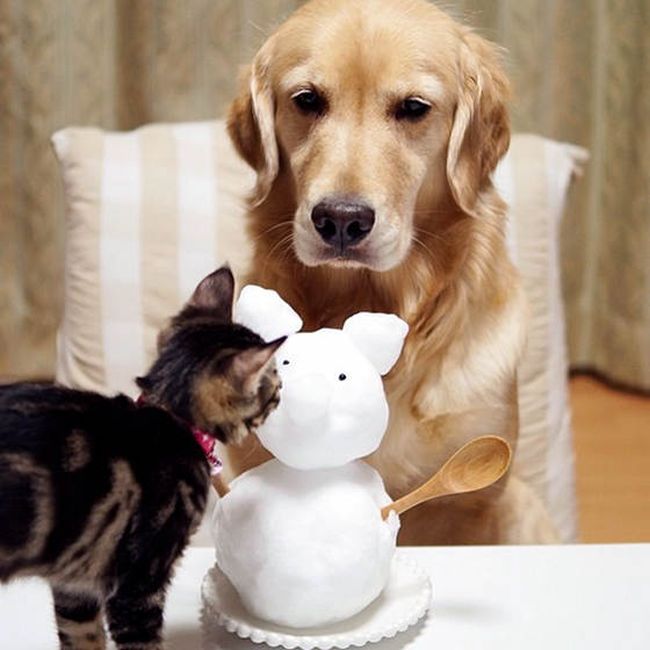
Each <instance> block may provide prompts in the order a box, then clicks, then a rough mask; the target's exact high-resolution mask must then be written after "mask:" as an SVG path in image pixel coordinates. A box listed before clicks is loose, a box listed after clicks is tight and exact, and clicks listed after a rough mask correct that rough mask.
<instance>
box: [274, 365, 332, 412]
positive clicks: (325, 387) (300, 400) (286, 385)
mask: <svg viewBox="0 0 650 650" xmlns="http://www.w3.org/2000/svg"><path fill="white" fill-rule="evenodd" d="M331 394H332V385H331V382H330V381H329V379H328V378H327V377H326V376H325V375H323V374H322V373H304V374H301V375H299V376H292V377H290V378H289V377H283V379H282V389H281V391H280V406H279V408H280V409H283V410H285V411H286V413H287V414H288V415H289V417H290V419H291V420H292V421H294V422H313V421H314V420H319V419H322V418H323V417H326V416H327V414H328V412H329V410H330V400H331Z"/></svg>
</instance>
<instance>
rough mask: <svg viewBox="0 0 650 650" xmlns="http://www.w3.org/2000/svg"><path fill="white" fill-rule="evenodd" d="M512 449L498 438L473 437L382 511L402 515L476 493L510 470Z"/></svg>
mask: <svg viewBox="0 0 650 650" xmlns="http://www.w3.org/2000/svg"><path fill="white" fill-rule="evenodd" d="M511 457H512V449H511V448H510V445H509V444H508V443H507V442H506V441H505V440H504V439H503V438H500V437H498V436H481V437H480V438H474V440H470V441H469V442H468V443H466V444H465V445H463V446H462V447H461V448H460V449H459V450H458V451H456V452H455V453H454V454H453V456H451V458H449V460H447V461H446V462H445V464H444V465H443V466H442V467H441V468H440V469H439V470H438V471H437V472H436V473H435V474H434V475H433V476H432V477H431V478H430V479H429V480H428V481H427V482H426V483H424V484H423V485H421V486H420V487H419V488H417V489H416V490H413V492H409V494H407V495H405V496H403V497H402V498H401V499H398V500H397V501H393V503H390V504H389V505H387V506H385V507H384V508H382V509H381V514H382V517H383V518H384V519H386V517H388V515H389V513H390V512H391V510H392V511H394V512H396V513H397V514H402V513H403V512H406V510H409V509H410V508H413V507H415V506H417V505H419V504H420V503H424V502H425V501H429V500H431V499H436V498H438V497H442V496H449V495H451V494H463V493H465V492H475V491H476V490H482V489H484V488H486V487H489V486H490V485H492V484H493V483H495V482H496V481H498V480H499V479H500V478H501V477H502V476H503V475H504V474H505V473H506V472H507V471H508V467H510V460H511Z"/></svg>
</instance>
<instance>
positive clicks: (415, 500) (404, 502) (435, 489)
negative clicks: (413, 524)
mask: <svg viewBox="0 0 650 650" xmlns="http://www.w3.org/2000/svg"><path fill="white" fill-rule="evenodd" d="M439 475H440V472H439V471H438V472H437V473H436V474H434V475H433V476H432V477H431V478H430V479H429V480H428V481H427V482H426V483H423V484H422V485H421V486H420V487H419V488H416V489H415V490H413V491H412V492H409V493H408V494H405V495H404V496H403V497H402V498H401V499H397V501H393V502H392V503H389V504H388V505H387V506H384V507H383V508H382V509H381V517H382V519H386V518H387V517H388V515H389V514H390V512H391V510H394V511H395V512H396V513H397V514H398V515H401V514H402V513H403V512H406V511H407V510H410V509H411V508H415V506H418V505H420V504H421V503H424V502H425V501H429V499H435V498H437V497H442V496H445V495H446V494H450V492H449V490H447V489H445V487H444V485H443V484H442V483H441V482H440V480H439Z"/></svg>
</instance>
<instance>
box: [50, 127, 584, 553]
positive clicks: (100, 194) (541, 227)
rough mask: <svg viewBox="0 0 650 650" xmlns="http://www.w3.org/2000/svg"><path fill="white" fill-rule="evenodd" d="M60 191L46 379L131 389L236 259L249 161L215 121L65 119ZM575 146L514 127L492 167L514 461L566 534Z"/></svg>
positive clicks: (241, 247) (57, 142)
mask: <svg viewBox="0 0 650 650" xmlns="http://www.w3.org/2000/svg"><path fill="white" fill-rule="evenodd" d="M53 142H54V146H55V150H56V153H57V156H58V158H59V160H60V162H61V167H62V173H63V178H64V184H65V193H66V200H67V221H66V225H67V240H66V241H67V244H66V246H67V247H66V286H65V309H64V317H63V322H62V324H61V328H60V331H59V337H58V363H57V379H58V380H59V381H60V382H62V383H64V384H67V385H70V386H76V387H79V388H85V389H91V390H98V391H100V392H108V393H112V392H115V391H122V392H124V393H126V394H129V395H135V394H136V388H135V385H134V384H133V377H135V376H136V375H137V374H139V373H141V372H142V371H144V370H145V369H146V366H147V364H148V363H149V361H150V360H151V358H152V356H153V354H154V347H155V340H156V334H157V331H158V330H159V328H160V327H161V325H162V324H163V323H164V321H165V319H166V318H167V317H169V316H170V315H171V314H173V313H174V312H175V311H177V309H178V308H179V306H180V305H181V304H182V302H183V301H184V300H185V299H186V298H187V297H188V296H189V294H190V293H191V290H192V289H193V287H194V285H195V284H196V283H197V282H198V280H200V279H201V277H202V276H203V275H205V274H206V273H207V272H209V271H211V270H212V269H214V268H215V267H216V266H217V265H218V264H219V263H221V262H223V261H225V260H228V261H229V262H230V264H231V265H232V266H233V268H234V270H235V271H236V272H237V271H240V272H241V271H242V269H244V268H245V266H246V264H247V262H248V260H249V250H250V248H249V243H248V242H247V240H246V236H245V234H244V228H243V224H244V219H243V213H244V200H243V197H244V196H245V194H246V192H247V191H248V190H249V189H250V188H252V186H253V182H254V178H253V175H252V173H251V171H250V170H249V169H248V167H246V166H245V165H244V164H243V163H242V162H241V161H240V160H239V158H238V157H237V155H236V154H235V152H234V150H233V149H232V146H231V144H230V141H229V139H228V137H227V134H226V132H225V127H224V124H223V122H221V121H218V122H204V123H191V124H174V125H167V124H158V125H151V126H146V127H143V128H141V129H137V130H136V131H133V132H130V133H106V132H103V131H100V130H98V129H77V128H70V129H65V130H63V131H60V132H58V133H57V134H55V136H54V137H53ZM578 158H579V150H577V149H576V148H574V147H570V146H568V145H563V144H560V143H555V142H551V141H548V140H544V139H542V138H538V137H535V136H526V135H523V136H515V137H514V139H513V143H512V147H511V150H510V153H509V154H508V156H507V157H506V159H505V160H504V161H503V163H502V165H501V166H500V168H499V170H498V171H497V174H496V180H497V183H498V184H499V186H500V187H501V188H502V191H503V194H504V196H505V197H506V198H507V199H508V200H509V202H510V204H511V216H512V219H511V221H510V229H509V237H510V241H511V248H512V253H513V257H514V259H515V261H516V262H517V263H518V265H519V266H520V268H521V271H522V275H523V280H524V285H525V288H526V291H527V292H528V297H529V299H530V301H531V307H532V326H531V330H530V337H529V344H528V348H527V352H526V355H525V358H524V361H523V363H522V366H521V370H520V407H521V443H520V447H519V450H518V454H517V469H518V472H519V474H520V475H521V476H522V477H523V478H526V479H527V480H528V481H529V482H530V483H531V484H532V485H533V486H534V487H535V488H536V489H537V491H538V492H539V494H540V495H542V496H543V498H544V499H545V500H546V502H547V503H548V505H549V509H550V511H551V513H552V515H553V517H554V519H555V521H556V523H557V524H558V527H559V528H560V530H561V533H562V536H563V538H564V539H566V540H570V539H573V538H574V536H575V508H574V493H573V451H572V440H571V430H570V417H569V410H568V407H567V400H566V359H565V354H564V329H563V328H564V323H563V315H562V303H561V298H560V292H559V279H558V261H557V256H558V241H557V237H558V225H559V221H560V218H561V215H562V211H563V208H564V199H565V195H566V190H567V187H568V185H569V181H570V179H571V176H572V173H573V170H574V169H575V165H576V161H577V160H578Z"/></svg>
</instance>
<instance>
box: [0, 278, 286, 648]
mask: <svg viewBox="0 0 650 650" xmlns="http://www.w3.org/2000/svg"><path fill="white" fill-rule="evenodd" d="M233 294H234V280H233V277H232V273H231V272H230V270H229V269H228V268H221V269H219V270H217V271H215V272H214V273H213V274H211V275H209V276H208V277H207V278H205V279H204V280H203V281H202V282H201V283H200V284H199V286H198V287H197V289H196V291H195V292H194V294H193V296H192V298H191V299H190V301H189V302H188V303H187V304H186V305H185V307H184V308H183V309H182V311H181V312H180V313H179V314H178V315H177V316H176V317H175V318H174V319H173V320H172V322H171V325H170V326H169V328H168V329H167V330H165V331H164V332H163V333H162V335H161V337H160V339H159V356H158V358H157V360H156V361H155V362H154V364H153V366H152V367H151V369H150V371H149V373H148V374H147V375H145V376H144V377H141V378H139V379H138V380H137V383H138V385H139V386H140V388H141V389H142V390H143V400H141V402H139V403H138V404H136V403H134V402H133V401H132V400H131V399H129V398H128V397H125V396H123V395H118V396H117V397H112V398H109V397H103V396H101V395H99V394H95V393H89V392H83V391H78V390H70V389H66V388H61V387H56V386H46V385H38V384H26V383H23V384H13V385H9V386H4V387H0V582H2V581H6V580H9V579H10V578H13V577H17V576H25V575H37V576H42V577H44V578H46V579H47V580H48V581H49V582H50V584H51V587H52V592H53V595H54V606H55V613H56V620H57V626H58V635H59V639H60V643H61V647H62V648H88V649H90V648H92V649H96V648H103V647H104V645H105V638H104V628H103V625H102V617H101V612H102V610H103V611H104V612H105V614H106V618H107V622H108V628H109V630H110V633H111V635H112V637H113V640H114V641H115V643H116V644H117V646H118V648H120V649H121V650H125V649H127V648H130V649H133V650H135V648H138V649H144V648H148V649H153V648H160V647H161V631H162V622H163V606H164V600H165V590H166V587H167V585H168V583H169V581H170V577H171V573H172V567H173V565H174V563H175V561H176V560H177V559H178V557H179V556H180V555H181V553H182V551H183V549H184V548H185V546H186V545H187V542H188V539H189V537H190V534H191V533H192V532H193V530H194V529H195V528H196V527H197V525H198V524H199V522H200V520H201V516H202V514H203V511H204V508H205V505H206V498H207V492H208V486H209V476H210V472H209V468H208V463H207V462H206V457H205V455H204V453H203V450H202V449H201V446H200V444H199V443H198V442H197V441H196V440H195V437H194V434H193V431H192V427H200V428H201V429H203V431H204V432H206V433H207V434H208V435H209V436H214V437H215V438H218V439H219V440H221V441H223V442H226V443H228V442H232V441H239V440H241V439H243V438H244V437H245V436H246V435H247V434H248V433H249V431H251V430H253V429H254V428H255V426H257V425H258V424H260V423H261V422H263V421H264V419H265V418H266V416H267V415H268V413H269V412H270V411H272V410H273V408H275V406H276V405H277V403H278V394H279V387H280V382H279V379H278V376H277V372H276V370H275V365H274V362H273V360H272V356H273V353H274V352H275V350H276V349H277V348H278V347H279V345H280V344H281V343H282V340H283V339H280V340H278V341H274V342H273V343H269V344H266V343H264V341H263V340H262V339H261V338H260V337H259V336H257V335H256V334H254V333H253V332H251V331H250V330H248V329H246V328H245V327H242V326H239V325H236V324H234V323H232V305H233Z"/></svg>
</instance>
